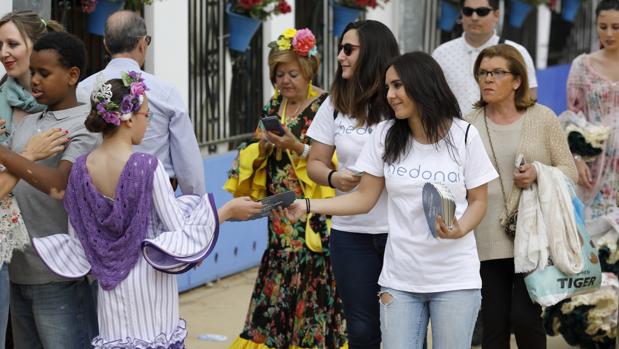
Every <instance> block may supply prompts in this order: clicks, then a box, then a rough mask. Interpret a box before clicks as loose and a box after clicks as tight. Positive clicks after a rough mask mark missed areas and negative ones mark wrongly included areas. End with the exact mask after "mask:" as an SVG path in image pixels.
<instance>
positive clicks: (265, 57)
mask: <svg viewBox="0 0 619 349" xmlns="http://www.w3.org/2000/svg"><path fill="white" fill-rule="evenodd" d="M288 3H289V4H290V6H291V7H292V11H290V12H289V13H287V14H285V15H278V16H274V17H271V19H269V20H268V21H264V22H262V43H263V49H262V62H263V65H262V66H263V68H262V76H263V80H262V91H263V92H262V97H263V99H264V101H265V103H266V101H268V100H269V98H271V96H272V95H273V85H272V84H271V80H269V51H270V50H271V49H270V48H268V47H267V45H268V44H269V42H271V41H273V40H276V39H277V37H278V36H279V34H281V33H282V32H283V31H284V30H286V29H287V28H294V12H295V9H294V1H288Z"/></svg>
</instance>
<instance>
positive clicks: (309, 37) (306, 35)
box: [292, 28, 316, 57]
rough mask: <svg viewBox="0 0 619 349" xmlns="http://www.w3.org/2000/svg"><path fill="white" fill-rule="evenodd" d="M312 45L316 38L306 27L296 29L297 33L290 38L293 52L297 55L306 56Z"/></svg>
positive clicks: (314, 44)
mask: <svg viewBox="0 0 619 349" xmlns="http://www.w3.org/2000/svg"><path fill="white" fill-rule="evenodd" d="M314 46H316V38H315V37H314V34H312V31H311V30H309V29H307V28H304V29H299V30H297V35H295V36H294V38H293V39H292V47H293V49H294V52H296V53H297V54H298V55H299V56H303V57H307V55H308V54H309V52H310V50H311V49H312V48H313V47H314Z"/></svg>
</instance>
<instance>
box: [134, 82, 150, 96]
mask: <svg viewBox="0 0 619 349" xmlns="http://www.w3.org/2000/svg"><path fill="white" fill-rule="evenodd" d="M144 92H146V85H144V83H143V82H134V83H132V84H131V94H132V95H134V96H141V95H143V94H144Z"/></svg>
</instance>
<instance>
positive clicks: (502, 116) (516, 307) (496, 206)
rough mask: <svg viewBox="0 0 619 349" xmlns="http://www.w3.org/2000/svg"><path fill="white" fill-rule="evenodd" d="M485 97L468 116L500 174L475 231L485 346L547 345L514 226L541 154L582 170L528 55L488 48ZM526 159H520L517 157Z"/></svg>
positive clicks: (480, 61)
mask: <svg viewBox="0 0 619 349" xmlns="http://www.w3.org/2000/svg"><path fill="white" fill-rule="evenodd" d="M474 74H475V77H476V78H477V82H478V84H479V89H480V94H481V98H480V100H479V101H478V102H477V103H476V104H475V107H476V109H475V110H474V111H473V112H471V113H470V114H469V115H467V117H466V118H467V120H469V121H470V122H471V123H472V124H473V125H474V126H476V127H477V129H478V130H479V133H480V135H481V137H482V140H483V143H484V146H485V147H486V150H487V152H488V154H489V155H490V159H491V160H492V162H493V163H494V166H495V168H496V169H497V172H498V173H499V178H498V180H495V181H493V182H491V183H490V184H489V186H488V210H487V212H486V216H485V217H484V219H483V220H482V222H481V223H480V224H479V226H478V227H477V229H476V230H475V237H476V239H477V250H478V254H479V259H480V260H481V270H480V272H481V278H482V284H483V287H482V306H481V309H482V311H481V316H482V321H483V324H484V330H483V339H482V347H484V348H493V349H494V348H497V349H501V348H509V347H510V344H509V342H510V330H511V329H513V330H514V333H515V335H516V342H517V343H518V347H519V348H532V349H535V348H546V334H545V332H544V327H543V323H542V318H541V306H540V305H538V304H535V303H533V302H532V301H531V299H530V298H529V296H528V293H527V289H526V286H525V283H524V275H523V274H518V273H515V272H514V258H513V257H514V242H513V236H512V235H510V234H509V232H511V231H512V230H513V231H515V228H514V229H510V226H511V227H512V228H513V225H514V222H515V219H516V218H517V216H516V210H517V207H518V203H519V199H520V194H521V191H522V190H523V189H527V188H529V186H531V184H532V183H534V182H535V181H536V179H537V172H536V170H535V167H534V166H533V165H532V163H533V162H534V161H539V162H541V163H543V164H545V165H548V166H554V167H557V168H558V169H560V170H561V171H562V172H563V173H564V174H565V175H566V176H568V177H569V178H571V179H572V180H574V181H576V180H577V179H578V173H577V171H576V166H575V164H574V160H573V159H572V156H571V153H570V149H569V147H568V144H567V139H566V137H565V135H564V133H563V131H562V129H561V125H560V124H559V121H558V120H557V118H556V115H555V114H554V113H553V112H552V111H551V110H550V109H549V108H547V107H545V106H543V105H540V104H537V103H536V102H535V100H534V99H533V98H531V95H530V92H529V86H528V79H527V70H526V65H525V63H524V60H523V58H522V55H521V54H520V53H519V52H518V50H516V49H515V48H513V47H512V46H509V45H504V44H501V45H496V46H491V47H488V48H486V49H484V50H483V51H482V52H481V53H480V54H479V56H478V57H477V60H476V61H475V65H474ZM520 154H522V155H523V159H524V161H523V162H522V163H521V164H518V166H516V164H515V162H516V159H517V158H519V155H520Z"/></svg>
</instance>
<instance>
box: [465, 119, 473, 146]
mask: <svg viewBox="0 0 619 349" xmlns="http://www.w3.org/2000/svg"><path fill="white" fill-rule="evenodd" d="M469 128H471V124H468V125H467V126H466V132H464V145H466V141H467V140H468V139H469Z"/></svg>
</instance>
